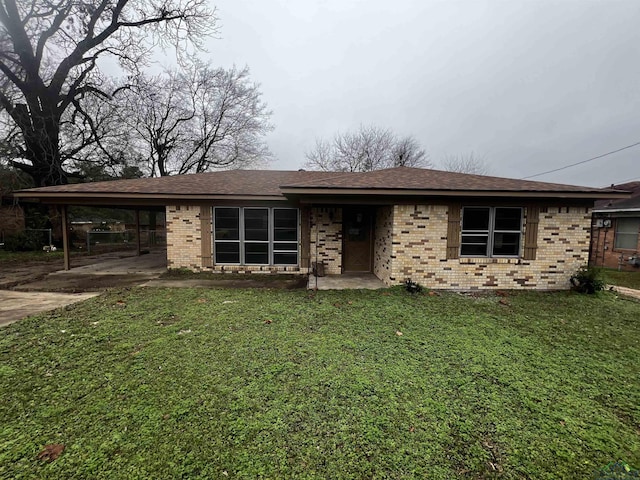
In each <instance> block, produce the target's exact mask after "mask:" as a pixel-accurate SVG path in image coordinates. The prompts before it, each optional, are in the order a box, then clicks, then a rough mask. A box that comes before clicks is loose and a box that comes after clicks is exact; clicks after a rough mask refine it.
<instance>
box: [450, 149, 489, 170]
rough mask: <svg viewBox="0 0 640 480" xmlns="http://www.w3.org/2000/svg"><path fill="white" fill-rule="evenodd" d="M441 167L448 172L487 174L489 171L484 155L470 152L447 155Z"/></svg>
mask: <svg viewBox="0 0 640 480" xmlns="http://www.w3.org/2000/svg"><path fill="white" fill-rule="evenodd" d="M442 169H443V170H446V171H448V172H457V173H472V174H475V175H488V174H489V173H490V172H491V169H490V168H489V165H488V164H487V161H486V160H485V158H484V157H478V156H476V154H475V153H473V152H470V153H466V154H462V155H447V156H445V158H444V161H443V162H442Z"/></svg>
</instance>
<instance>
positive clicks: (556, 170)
mask: <svg viewBox="0 0 640 480" xmlns="http://www.w3.org/2000/svg"><path fill="white" fill-rule="evenodd" d="M638 145H640V142H636V143H634V144H632V145H627V146H626V147H622V148H619V149H617V150H613V151H611V152H607V153H603V154H602V155H598V156H597V157H592V158H587V159H586V160H582V161H581V162H576V163H572V164H571V165H565V166H564V167H560V168H554V169H553V170H548V171H546V172H542V173H536V174H535V175H529V176H528V177H522V178H521V180H526V179H527V178H534V177H539V176H541V175H546V174H547V173H553V172H559V171H560V170H565V169H567V168H571V167H575V166H576V165H582V164H583V163H587V162H591V161H593V160H597V159H599V158H602V157H606V156H608V155H613V154H614V153H618V152H621V151H623V150H627V149H629V148H633V147H637V146H638Z"/></svg>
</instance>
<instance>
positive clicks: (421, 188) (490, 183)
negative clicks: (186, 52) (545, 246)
mask: <svg viewBox="0 0 640 480" xmlns="http://www.w3.org/2000/svg"><path fill="white" fill-rule="evenodd" d="M311 190H313V193H314V194H326V195H331V194H340V193H344V192H345V191H346V190H350V192H349V193H355V194H360V193H362V194H375V193H376V191H382V190H385V191H386V193H389V192H397V194H399V195H401V194H403V191H406V192H407V193H408V191H411V194H416V193H417V194H420V195H430V194H434V195H438V194H439V195H443V194H448V193H447V192H451V193H452V194H456V193H459V194H462V192H464V193H465V194H466V195H473V193H474V192H478V194H482V193H485V194H486V192H500V193H501V194H502V195H504V194H509V193H510V192H513V193H514V194H519V196H522V195H523V194H524V195H526V194H527V193H528V192H531V194H532V195H533V194H549V195H550V196H553V195H558V196H562V195H563V194H571V195H578V196H580V197H582V198H602V197H603V194H605V193H607V194H613V195H612V196H613V197H617V198H620V197H621V195H620V193H621V192H619V191H617V190H612V189H598V188H591V187H580V186H573V185H561V184H555V183H545V182H531V181H526V180H515V179H511V178H500V177H488V176H483V175H469V174H464V173H452V172H444V171H440V170H429V169H422V168H408V167H397V168H390V169H386V170H377V171H373V172H365V173H360V172H316V171H282V170H280V171H279V170H228V171H220V172H210V173H199V174H190V175H176V176H171V177H160V178H140V179H132V180H114V181H108V182H95V183H80V184H73V185H59V186H54V187H43V188H33V189H29V190H22V191H20V192H16V196H17V197H25V198H40V199H46V198H50V199H51V198H58V199H59V200H62V199H64V198H71V197H73V198H82V197H83V196H86V197H87V198H89V197H91V198H100V197H107V196H108V197H110V198H122V199H126V198H134V197H145V198H155V199H161V198H162V199H167V198H192V199H194V198H196V197H197V198H199V199H203V198H204V199H206V198H209V197H218V198H219V197H227V196H228V197H243V198H246V197H260V198H261V199H265V198H273V199H278V198H279V199H283V200H284V199H285V195H288V194H303V193H305V192H310V191H311Z"/></svg>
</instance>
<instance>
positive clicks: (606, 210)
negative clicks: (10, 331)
mask: <svg viewBox="0 0 640 480" xmlns="http://www.w3.org/2000/svg"><path fill="white" fill-rule="evenodd" d="M618 212H640V207H634V208H598V209H594V210H593V213H618Z"/></svg>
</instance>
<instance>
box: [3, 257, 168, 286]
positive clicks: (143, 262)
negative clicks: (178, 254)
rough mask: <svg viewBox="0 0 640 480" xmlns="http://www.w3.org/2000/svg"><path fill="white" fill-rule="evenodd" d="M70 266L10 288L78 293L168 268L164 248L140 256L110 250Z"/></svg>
mask: <svg viewBox="0 0 640 480" xmlns="http://www.w3.org/2000/svg"><path fill="white" fill-rule="evenodd" d="M71 267H72V268H71V270H58V271H56V272H52V273H49V274H48V275H46V276H45V277H44V278H42V279H39V280H35V281H33V282H27V283H23V284H21V285H18V286H15V287H13V290H19V291H25V292H34V291H40V292H64V293H81V292H102V291H104V290H105V289H107V288H120V287H128V286H133V285H141V284H143V283H146V282H148V281H149V280H153V279H155V278H158V277H159V276H160V275H162V274H163V273H164V272H166V271H167V257H166V253H165V252H164V251H163V250H161V251H157V252H152V253H149V254H146V255H140V256H135V255H133V256H132V255H124V256H123V255H122V254H120V255H116V254H111V255H110V256H109V255H105V256H103V257H102V258H99V259H98V260H97V261H96V262H94V263H91V264H89V265H82V266H79V267H75V268H74V267H73V263H72V264H71Z"/></svg>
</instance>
